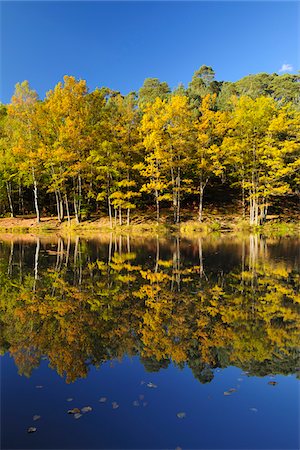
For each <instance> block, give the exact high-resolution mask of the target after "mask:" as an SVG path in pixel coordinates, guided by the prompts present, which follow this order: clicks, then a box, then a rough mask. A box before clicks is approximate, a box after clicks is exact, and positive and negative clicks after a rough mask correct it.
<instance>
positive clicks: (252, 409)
mask: <svg viewBox="0 0 300 450" xmlns="http://www.w3.org/2000/svg"><path fill="white" fill-rule="evenodd" d="M250 411H253V412H257V411H258V409H257V408H250Z"/></svg>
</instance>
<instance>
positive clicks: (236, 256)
mask: <svg viewBox="0 0 300 450" xmlns="http://www.w3.org/2000/svg"><path fill="white" fill-rule="evenodd" d="M299 266H300V255H299V240H298V239H292V238H286V239H281V240H275V239H273V240H265V239H263V238H259V237H257V236H248V237H244V238H239V239H238V238H235V237H231V236H227V237H222V238H220V237H219V238H206V239H196V240H190V241H189V240H179V239H173V238H170V239H169V240H166V239H165V240H158V239H148V240H146V239H145V240H133V239H130V238H127V237H123V238H122V239H121V238H115V237H114V236H108V237H102V238H101V239H99V240H97V239H94V240H84V239H79V238H74V239H69V240H68V239H64V240H63V239H50V238H49V239H48V238H47V239H45V238H44V239H37V238H33V237H32V238H29V237H28V238H27V239H20V238H19V239H18V238H17V237H15V238H10V237H6V238H5V237H3V238H2V239H0V326H1V332H0V349H1V355H2V357H1V448H3V449H12V448H19V449H21V448H27V449H30V448H35V449H44V448H49V449H50V448H52V449H63V448H74V449H75V448H80V449H90V448H93V449H94V448H95V449H96V448H99V449H100V448H101V449H102V448H115V449H117V448H118V449H131V448H132V449H138V448H140V449H144V448H149V449H150V448H153V449H176V448H179V447H180V448H182V449H188V448H191V449H192V448H193V449H196V448H197V449H296V448H299V384H298V383H299V381H298V379H297V370H298V371H299V366H300V362H299V303H300V271H299ZM101 397H102V398H103V399H102V400H103V401H102V402H99V399H100V398H101ZM104 398H105V399H104ZM68 399H69V400H70V399H72V400H71V401H67V400H68ZM83 407H91V408H92V410H91V411H88V412H85V413H83V412H82V411H81V412H80V413H81V414H82V416H81V417H79V418H78V419H76V418H75V417H74V414H68V410H69V409H72V408H79V409H82V408H83ZM34 415H38V416H41V417H40V418H39V419H38V420H35V421H34V420H33V416H34ZM29 427H35V428H36V429H37V430H36V432H34V433H28V432H27V430H28V428H29Z"/></svg>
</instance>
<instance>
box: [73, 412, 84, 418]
mask: <svg viewBox="0 0 300 450" xmlns="http://www.w3.org/2000/svg"><path fill="white" fill-rule="evenodd" d="M81 416H82V414H80V413H76V414H74V419H80V417H81Z"/></svg>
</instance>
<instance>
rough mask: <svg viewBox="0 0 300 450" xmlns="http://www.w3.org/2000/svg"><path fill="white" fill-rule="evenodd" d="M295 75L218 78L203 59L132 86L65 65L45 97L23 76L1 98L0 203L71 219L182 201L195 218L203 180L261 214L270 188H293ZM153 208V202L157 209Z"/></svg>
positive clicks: (299, 153) (117, 218) (298, 100)
mask: <svg viewBox="0 0 300 450" xmlns="http://www.w3.org/2000/svg"><path fill="white" fill-rule="evenodd" d="M299 81H300V75H292V74H284V75H277V74H266V73H261V74H257V75H249V76H247V77H245V78H243V79H241V80H239V81H237V82H219V81H217V80H216V79H215V73H214V71H213V69H212V68H211V67H208V66H202V67H201V68H200V69H199V70H197V71H196V72H195V73H194V75H193V77H192V80H191V81H190V83H189V84H188V87H187V88H185V87H184V86H183V85H179V86H178V87H177V88H176V89H174V90H173V91H171V89H170V87H169V86H168V84H167V83H166V82H161V81H159V80H158V79H157V78H148V79H146V80H145V82H144V84H143V86H142V87H141V88H140V90H139V91H138V93H134V92H131V93H129V94H128V95H122V94H121V93H120V92H116V91H113V90H111V89H109V88H106V87H103V88H97V89H95V90H94V91H92V92H89V91H88V88H87V85H86V82H85V81H84V80H76V79H75V78H74V77H72V76H65V77H64V80H63V82H59V83H58V84H57V85H56V86H55V87H54V89H53V90H50V91H49V92H48V93H47V95H46V97H45V99H44V100H39V98H38V95H37V93H36V92H35V91H34V90H32V89H31V87H30V85H29V83H28V81H24V82H22V83H18V84H17V85H16V87H15V92H14V95H13V97H12V99H11V103H10V104H8V105H1V107H0V214H2V215H5V214H11V216H15V215H16V214H26V213H32V212H35V213H36V216H37V221H38V222H39V221H40V217H41V212H42V213H43V214H48V215H49V214H56V215H57V218H58V220H59V221H60V222H61V221H63V220H64V218H65V219H66V220H68V221H70V220H71V216H74V217H75V218H76V221H77V222H80V221H81V220H84V219H85V218H87V217H89V216H90V215H91V214H95V213H96V214H98V215H99V217H100V215H106V214H107V215H108V217H109V219H110V225H111V226H113V225H114V224H123V223H127V224H129V222H130V214H131V212H132V210H134V209H137V214H138V213H139V212H140V211H141V210H142V209H143V208H149V209H150V210H151V208H152V209H153V216H154V217H153V218H156V220H157V222H159V220H160V210H161V207H169V208H171V209H172V211H173V218H174V222H175V223H179V222H180V214H181V207H182V205H184V206H185V205H188V204H191V203H192V202H193V203H194V204H195V202H196V204H197V210H198V214H197V216H198V220H199V221H200V222H201V221H202V220H203V202H204V201H205V193H206V192H207V187H208V186H210V189H211V190H212V192H214V187H215V186H217V185H220V184H222V185H223V196H224V198H226V197H227V195H228V192H229V190H230V189H232V188H234V192H235V195H236V200H237V201H239V202H240V204H241V208H240V211H241V216H243V217H244V218H245V217H248V220H249V223H250V225H259V224H262V223H264V221H265V220H266V217H267V212H268V208H269V206H270V205H272V202H273V200H274V198H276V197H278V196H281V197H283V198H285V197H286V196H290V195H293V196H297V195H298V197H299V185H300V89H299V86H300V84H299ZM154 211H155V212H154Z"/></svg>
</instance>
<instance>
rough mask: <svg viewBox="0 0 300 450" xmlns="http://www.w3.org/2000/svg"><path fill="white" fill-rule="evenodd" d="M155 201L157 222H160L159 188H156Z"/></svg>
mask: <svg viewBox="0 0 300 450" xmlns="http://www.w3.org/2000/svg"><path fill="white" fill-rule="evenodd" d="M155 202H156V222H157V224H159V200H158V190H157V189H155Z"/></svg>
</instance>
